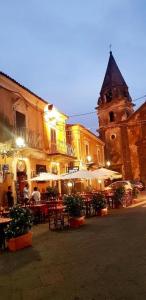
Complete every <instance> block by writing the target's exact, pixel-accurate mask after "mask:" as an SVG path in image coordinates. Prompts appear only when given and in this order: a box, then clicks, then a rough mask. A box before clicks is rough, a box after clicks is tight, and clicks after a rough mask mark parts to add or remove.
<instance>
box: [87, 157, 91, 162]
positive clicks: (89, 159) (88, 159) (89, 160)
mask: <svg viewBox="0 0 146 300" xmlns="http://www.w3.org/2000/svg"><path fill="white" fill-rule="evenodd" d="M91 160H92V157H91V156H90V155H88V156H87V162H88V163H90V162H91Z"/></svg>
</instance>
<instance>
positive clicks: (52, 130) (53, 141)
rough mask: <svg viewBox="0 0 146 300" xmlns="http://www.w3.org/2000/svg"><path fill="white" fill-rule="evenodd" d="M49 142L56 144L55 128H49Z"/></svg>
mask: <svg viewBox="0 0 146 300" xmlns="http://www.w3.org/2000/svg"><path fill="white" fill-rule="evenodd" d="M51 144H56V130H55V129H52V128H51Z"/></svg>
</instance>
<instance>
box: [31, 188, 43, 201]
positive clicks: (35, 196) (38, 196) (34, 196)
mask: <svg viewBox="0 0 146 300" xmlns="http://www.w3.org/2000/svg"><path fill="white" fill-rule="evenodd" d="M31 198H32V200H33V201H34V202H35V203H36V204H37V203H40V201H41V194H40V192H39V191H38V188H37V187H36V186H35V187H34V190H33V192H32V194H31Z"/></svg>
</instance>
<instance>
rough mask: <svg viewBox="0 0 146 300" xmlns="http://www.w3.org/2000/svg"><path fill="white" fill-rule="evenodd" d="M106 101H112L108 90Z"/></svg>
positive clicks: (110, 92)
mask: <svg viewBox="0 0 146 300" xmlns="http://www.w3.org/2000/svg"><path fill="white" fill-rule="evenodd" d="M105 96H106V102H111V101H112V91H111V90H109V91H108V92H107V93H106V94H105Z"/></svg>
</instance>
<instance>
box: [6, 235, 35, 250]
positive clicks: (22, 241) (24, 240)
mask: <svg viewBox="0 0 146 300" xmlns="http://www.w3.org/2000/svg"><path fill="white" fill-rule="evenodd" d="M7 246H8V249H9V250H10V251H12V252H15V251H17V250H20V249H23V248H26V247H30V246H32V232H31V231H29V232H28V233H26V234H24V235H21V236H18V237H16V238H12V239H10V240H8V243H7Z"/></svg>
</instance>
